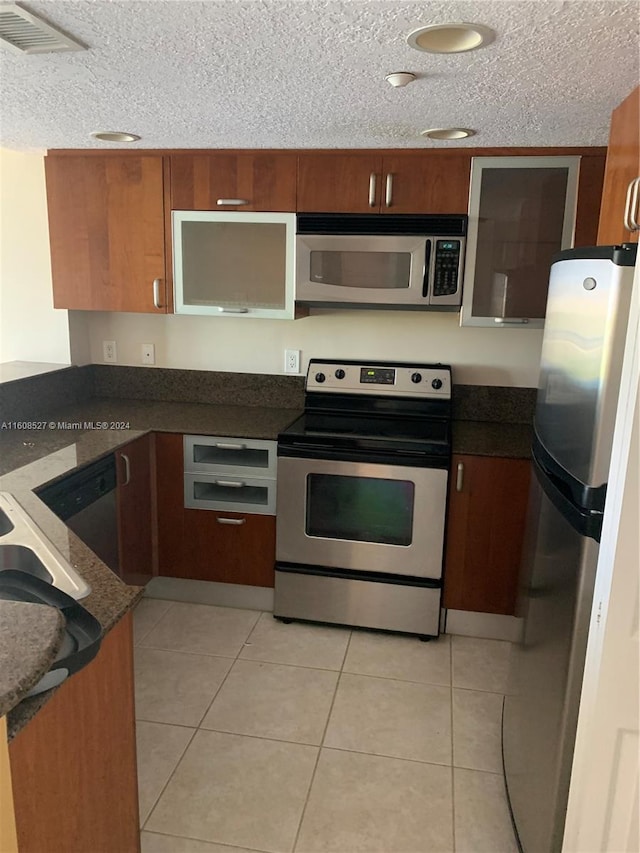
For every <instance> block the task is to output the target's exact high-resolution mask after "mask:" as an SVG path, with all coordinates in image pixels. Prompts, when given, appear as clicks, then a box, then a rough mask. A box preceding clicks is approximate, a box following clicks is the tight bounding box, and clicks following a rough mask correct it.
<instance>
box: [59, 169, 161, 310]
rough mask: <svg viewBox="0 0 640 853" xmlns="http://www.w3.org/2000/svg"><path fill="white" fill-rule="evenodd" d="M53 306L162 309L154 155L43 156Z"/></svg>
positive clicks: (158, 196) (158, 171) (158, 174)
mask: <svg viewBox="0 0 640 853" xmlns="http://www.w3.org/2000/svg"><path fill="white" fill-rule="evenodd" d="M45 173H46V181H47V204H48V208H49V236H50V242H51V271H52V277H53V300H54V306H55V307H56V308H75V309H79V310H84V311H134V312H149V313H154V314H157V313H166V312H167V311H168V308H167V305H168V292H167V291H168V288H167V281H166V276H165V232H164V229H165V223H164V178H163V161H162V157H153V156H149V157H134V156H105V157H94V156H88V155H87V156H78V157H75V156H69V157H67V156H59V157H56V156H49V157H47V158H46V159H45Z"/></svg>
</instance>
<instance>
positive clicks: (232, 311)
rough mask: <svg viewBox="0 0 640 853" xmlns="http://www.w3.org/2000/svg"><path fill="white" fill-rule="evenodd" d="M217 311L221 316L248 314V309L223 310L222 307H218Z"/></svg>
mask: <svg viewBox="0 0 640 853" xmlns="http://www.w3.org/2000/svg"><path fill="white" fill-rule="evenodd" d="M218 311H219V312H220V313H221V314H248V313H249V309H248V308H223V307H222V305H218Z"/></svg>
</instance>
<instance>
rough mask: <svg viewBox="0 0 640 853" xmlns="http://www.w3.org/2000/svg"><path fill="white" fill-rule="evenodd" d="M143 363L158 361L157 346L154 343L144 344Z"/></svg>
mask: <svg viewBox="0 0 640 853" xmlns="http://www.w3.org/2000/svg"><path fill="white" fill-rule="evenodd" d="M142 363H143V364H155V363H156V348H155V346H154V345H153V344H142Z"/></svg>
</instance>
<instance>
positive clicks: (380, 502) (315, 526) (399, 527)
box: [306, 474, 415, 545]
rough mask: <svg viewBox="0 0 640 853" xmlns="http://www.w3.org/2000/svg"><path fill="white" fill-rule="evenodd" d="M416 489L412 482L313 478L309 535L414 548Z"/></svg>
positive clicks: (309, 490)
mask: <svg viewBox="0 0 640 853" xmlns="http://www.w3.org/2000/svg"><path fill="white" fill-rule="evenodd" d="M414 491H415V486H414V484H413V483H412V482H410V481H408V480H384V479H379V478H375V477H345V476H341V475H335V474H309V476H308V477H307V512H306V533H307V535H308V536H316V537H320V538H323V539H346V540H351V541H355V542H375V543H380V544H385V545H411V540H412V535H413V506H414Z"/></svg>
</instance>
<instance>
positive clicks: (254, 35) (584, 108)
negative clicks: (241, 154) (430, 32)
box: [0, 0, 640, 150]
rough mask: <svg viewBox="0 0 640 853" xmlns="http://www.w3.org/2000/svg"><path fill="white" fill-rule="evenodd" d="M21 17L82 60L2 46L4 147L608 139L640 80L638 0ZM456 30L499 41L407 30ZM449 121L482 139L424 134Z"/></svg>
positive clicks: (359, 2)
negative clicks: (441, 49) (52, 31)
mask: <svg viewBox="0 0 640 853" xmlns="http://www.w3.org/2000/svg"><path fill="white" fill-rule="evenodd" d="M22 5H23V6H24V7H25V8H27V9H28V10H30V11H32V12H35V13H36V14H39V15H41V16H43V17H44V18H46V19H47V20H48V21H50V22H51V23H53V24H54V25H57V26H59V27H61V28H62V29H64V30H66V31H68V32H69V33H70V34H71V35H72V36H75V37H76V38H78V39H80V40H81V41H83V42H84V43H85V44H86V45H87V46H88V47H89V50H88V51H86V52H83V53H67V54H57V55H56V54H49V55H16V54H14V53H11V52H10V51H8V50H7V49H6V48H4V47H1V46H0V73H1V81H2V82H1V89H0V144H2V145H3V146H5V147H9V148H15V149H19V150H37V149H44V148H91V147H99V148H108V147H110V146H109V144H108V143H101V142H95V141H93V140H91V139H90V138H89V136H88V134H89V133H90V132H91V131H94V130H126V131H130V132H133V133H137V134H140V136H141V137H142V139H141V140H140V142H138V143H135V145H136V146H137V147H143V148H334V147H339V148H350V147H354V148H376V147H436V148H442V147H447V146H451V145H454V146H456V147H459V146H465V145H468V146H491V145H605V144H606V142H607V133H608V125H609V120H610V114H611V110H612V109H613V108H614V107H615V106H616V105H617V104H618V103H619V102H620V101H621V100H622V99H623V98H624V97H625V96H626V95H627V93H628V92H629V91H631V89H632V88H633V87H634V86H635V85H637V83H638V78H639V65H638V56H639V53H638V19H639V9H640V6H639V4H638V2H617V0H611V2H582V1H581V2H573V0H569V2H547V0H532V2H528V1H527V0H523V2H510V0H498V2H496V0H484V2H403V0H371V2H366V0H204V2H193V0H142V1H140V0H74V2H67V0H60V2H59V0H48V1H47V2H42V1H41V2H24V3H22ZM448 21H475V22H478V23H482V24H485V25H487V26H489V27H491V28H492V29H493V30H495V31H496V33H497V38H496V40H495V42H494V43H493V44H491V45H489V46H488V47H486V48H483V49H481V50H477V51H473V52H470V53H467V54H458V55H449V56H443V55H432V54H427V53H422V52H418V51H415V50H413V49H411V48H410V47H409V46H408V45H407V43H406V36H407V34H408V33H409V32H410V31H411V30H412V29H415V28H416V27H418V26H424V25H426V24H431V23H445V22H448ZM399 70H408V71H413V72H414V73H416V74H417V75H418V80H417V81H416V82H414V83H412V84H411V85H409V86H408V87H407V88H405V89H392V88H391V87H390V86H389V85H388V83H386V82H385V81H384V75H385V74H387V73H389V72H390V71H399ZM450 126H462V127H470V128H474V129H476V130H477V131H478V135H477V136H475V137H473V138H471V139H469V140H467V141H466V142H465V141H456V142H454V143H447V142H438V141H431V140H425V139H424V138H423V137H420V136H419V135H418V134H419V132H420V131H421V130H424V129H425V128H429V127H450ZM111 147H113V146H111ZM131 147H133V146H131Z"/></svg>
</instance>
